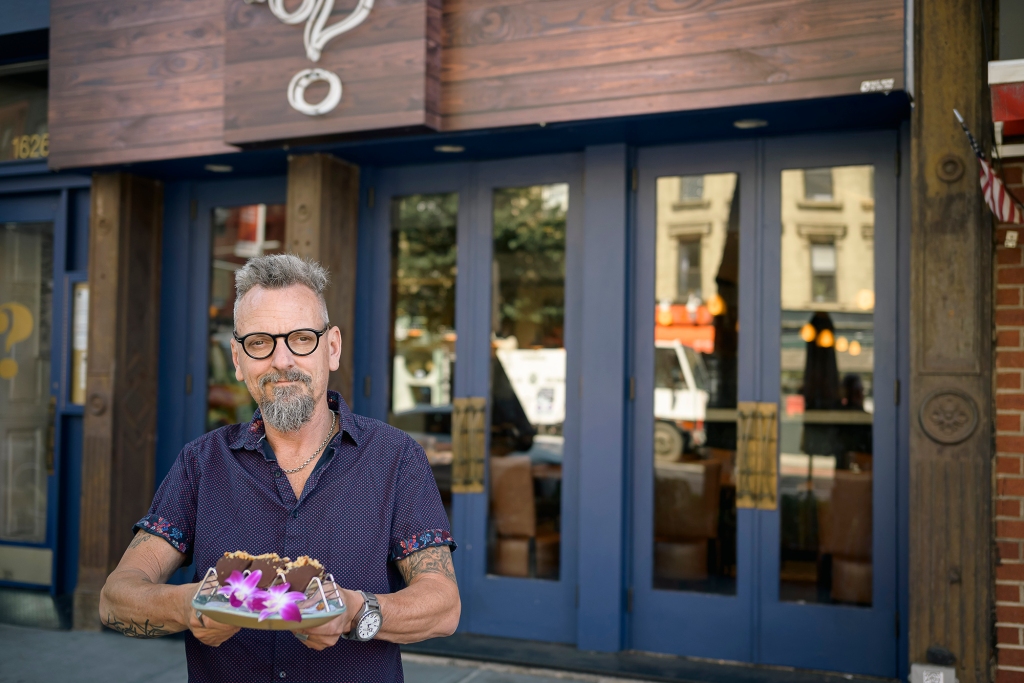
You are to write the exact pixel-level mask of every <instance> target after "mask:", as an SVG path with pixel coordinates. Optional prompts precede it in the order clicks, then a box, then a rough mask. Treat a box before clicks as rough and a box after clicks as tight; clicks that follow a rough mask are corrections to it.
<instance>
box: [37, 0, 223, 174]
mask: <svg viewBox="0 0 1024 683" xmlns="http://www.w3.org/2000/svg"><path fill="white" fill-rule="evenodd" d="M50 54H51V62H50V114H49V116H50V166H51V167H53V168H71V167H80V166H91V165H103V164H114V163H124V162H132V161H147V160H155V159H169V158H179V157H187V156H198V155H204V154H219V153H224V152H231V151H235V148H234V147H231V146H228V145H226V144H225V143H224V122H223V107H224V12H223V5H222V0H120V1H119V2H116V3H111V2H109V0H107V1H104V0H52V2H51V26H50Z"/></svg>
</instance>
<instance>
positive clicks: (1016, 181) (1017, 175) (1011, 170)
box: [1002, 164, 1024, 185]
mask: <svg viewBox="0 0 1024 683" xmlns="http://www.w3.org/2000/svg"><path fill="white" fill-rule="evenodd" d="M1021 175H1024V168H1022V167H1021V166H1017V165H1013V164H1007V165H1006V166H1004V167H1003V172H1002V176H1003V182H1004V183H1006V184H1007V185H1020V184H1021V182H1022V180H1021Z"/></svg>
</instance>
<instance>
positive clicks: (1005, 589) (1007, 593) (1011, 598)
mask: <svg viewBox="0 0 1024 683" xmlns="http://www.w3.org/2000/svg"><path fill="white" fill-rule="evenodd" d="M996 600H998V601H999V602H1020V586H1007V585H1005V584H999V585H996Z"/></svg>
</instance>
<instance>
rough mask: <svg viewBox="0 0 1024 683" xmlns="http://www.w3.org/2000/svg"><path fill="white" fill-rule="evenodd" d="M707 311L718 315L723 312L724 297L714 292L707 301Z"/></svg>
mask: <svg viewBox="0 0 1024 683" xmlns="http://www.w3.org/2000/svg"><path fill="white" fill-rule="evenodd" d="M708 313H710V314H711V315H714V316H719V315H722V314H723V313H725V299H723V298H722V297H721V295H719V294H715V295H714V296H712V297H711V300H710V301H708Z"/></svg>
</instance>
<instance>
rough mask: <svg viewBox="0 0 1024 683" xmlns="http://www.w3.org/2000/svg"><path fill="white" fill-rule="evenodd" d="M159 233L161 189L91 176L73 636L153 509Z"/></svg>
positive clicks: (92, 622) (119, 176)
mask: <svg viewBox="0 0 1024 683" xmlns="http://www.w3.org/2000/svg"><path fill="white" fill-rule="evenodd" d="M162 226H163V186H162V185H161V184H160V183H159V182H156V181H152V180H146V179H144V178H139V177H136V176H131V175H127V174H124V173H108V174H96V175H95V176H93V184H92V208H91V215H90V220H89V292H90V295H89V300H90V305H89V358H88V380H87V383H86V404H85V423H84V431H85V436H84V443H83V453H82V498H81V527H80V530H81V538H80V546H79V555H78V586H77V588H76V590H75V603H74V625H75V628H78V629H98V628H99V627H100V621H99V617H98V614H97V609H98V606H99V591H100V589H101V588H102V587H103V582H104V581H105V580H106V578H107V574H109V573H110V572H111V571H112V570H113V569H114V567H115V566H116V565H117V562H118V560H120V558H121V555H122V554H123V553H124V550H125V548H126V547H127V546H128V543H129V541H131V536H132V534H131V529H132V525H133V524H134V523H135V522H137V521H138V520H139V518H140V517H142V516H143V515H144V514H145V513H146V510H147V509H149V505H150V503H151V502H152V499H153V478H154V476H155V442H156V398H157V364H158V354H159V350H160V349H159V331H160V330H159V327H160V248H161V242H160V240H161V232H162Z"/></svg>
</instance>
